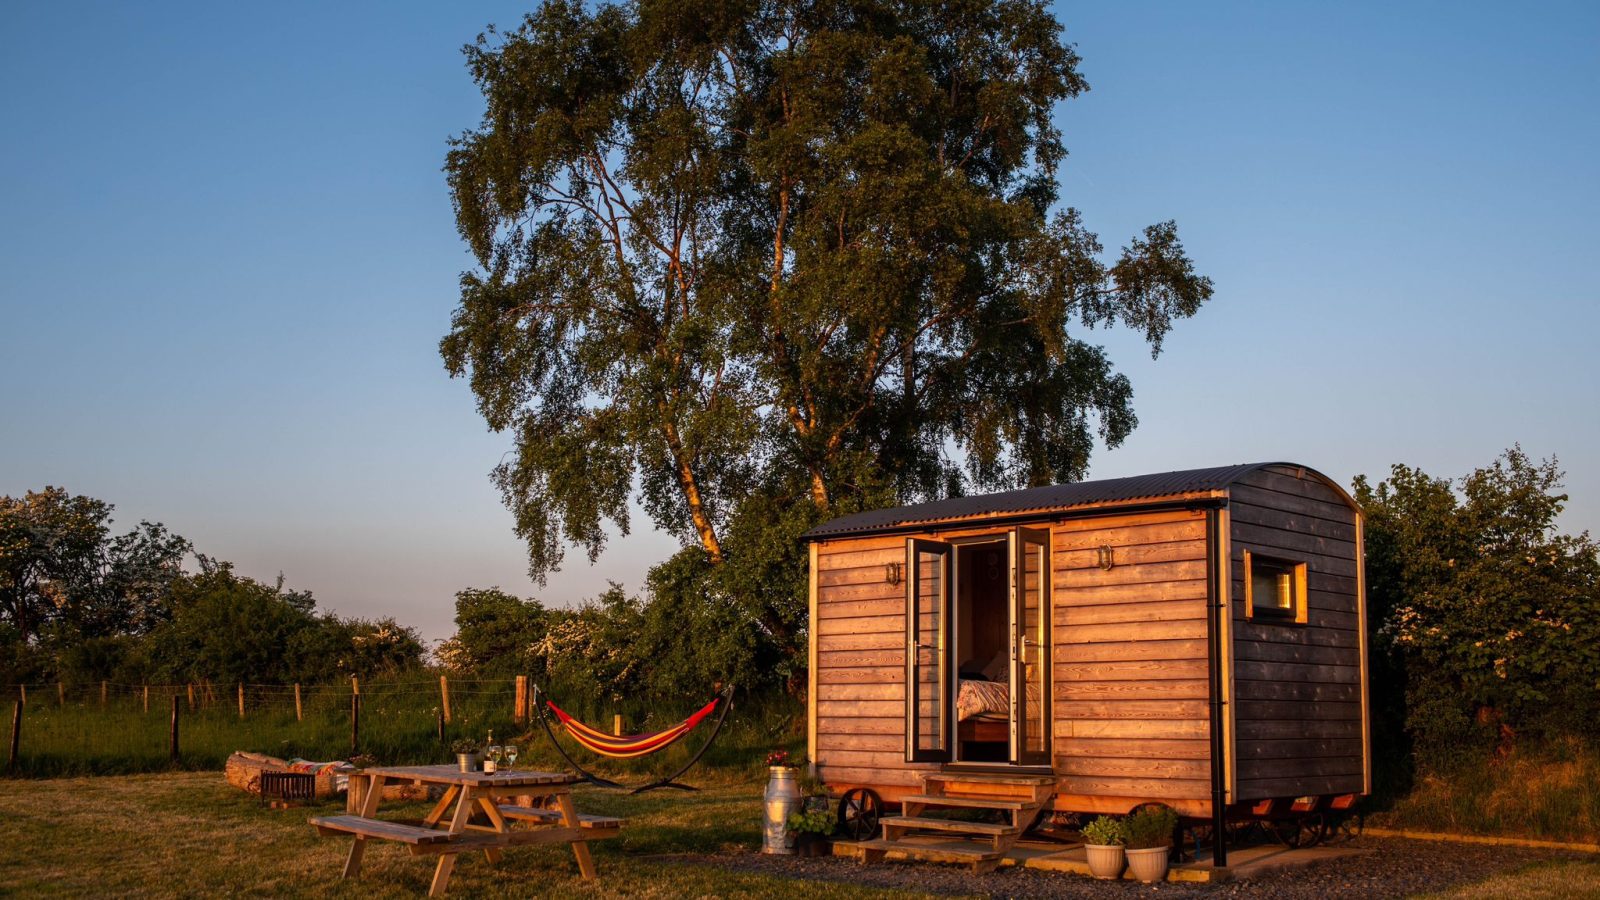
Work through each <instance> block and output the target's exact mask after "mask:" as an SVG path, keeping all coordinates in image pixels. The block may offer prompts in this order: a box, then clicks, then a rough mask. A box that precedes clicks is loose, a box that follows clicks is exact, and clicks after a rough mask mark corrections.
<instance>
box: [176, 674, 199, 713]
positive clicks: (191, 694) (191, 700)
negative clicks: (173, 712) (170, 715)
mask: <svg viewBox="0 0 1600 900" xmlns="http://www.w3.org/2000/svg"><path fill="white" fill-rule="evenodd" d="M188 687H189V710H190V711H191V712H193V711H194V682H192V681H191V682H189V684H188ZM172 699H173V701H174V702H176V701H177V699H178V695H177V694H173V695H172Z"/></svg>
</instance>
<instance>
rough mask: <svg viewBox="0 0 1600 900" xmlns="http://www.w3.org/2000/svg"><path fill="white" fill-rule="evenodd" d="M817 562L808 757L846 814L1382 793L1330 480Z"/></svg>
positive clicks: (1348, 544) (1036, 501) (916, 530)
mask: <svg viewBox="0 0 1600 900" xmlns="http://www.w3.org/2000/svg"><path fill="white" fill-rule="evenodd" d="M806 540H807V541H808V542H809V544H810V565H811V586H810V606H811V609H810V615H811V629H810V647H809V651H810V690H809V693H808V697H809V701H808V702H809V710H808V725H809V728H808V742H809V752H810V756H811V759H812V760H813V762H814V763H815V765H816V766H817V770H818V773H819V775H820V777H821V778H822V779H823V780H824V781H825V782H826V783H827V784H828V785H829V787H830V788H831V789H833V790H834V791H836V792H839V793H843V792H846V791H849V790H851V789H853V788H868V789H871V790H872V791H874V792H876V794H877V795H878V796H879V797H881V799H882V800H884V801H886V802H890V803H896V802H904V803H905V804H906V807H907V809H908V810H909V811H910V812H911V815H912V816H913V818H910V819H906V820H905V821H909V822H915V821H925V820H922V819H916V818H914V816H915V814H916V813H917V812H919V811H920V810H921V809H923V808H925V807H927V806H937V805H953V804H941V802H940V801H939V800H938V799H937V795H938V794H940V793H943V792H947V790H946V789H948V792H965V793H969V794H971V793H974V792H979V791H981V790H982V787H981V785H982V784H983V783H985V782H986V781H987V782H988V783H989V784H990V785H1011V786H1013V790H1018V789H1017V788H1016V786H1017V785H1031V786H1032V787H1030V788H1028V790H1025V791H1023V793H1028V791H1032V792H1033V793H1034V794H1035V795H1036V799H1037V800H1038V801H1039V802H1038V803H1037V804H1035V805H1034V806H1033V807H1032V809H1033V810H1034V811H1035V812H1036V811H1037V810H1039V809H1053V810H1055V811H1058V812H1077V813H1117V814H1120V813H1126V812H1128V811H1129V810H1131V809H1132V808H1134V807H1135V806H1137V805H1139V804H1142V803H1148V802H1152V801H1154V802H1160V803H1164V804H1167V805H1169V806H1171V807H1173V808H1174V809H1175V810H1177V811H1178V812H1179V814H1180V815H1182V816H1184V817H1188V818H1193V819H1210V820H1212V821H1214V822H1220V821H1221V820H1222V819H1223V817H1224V816H1238V815H1247V814H1250V813H1252V812H1254V813H1255V814H1258V815H1262V814H1266V813H1267V812H1269V811H1271V810H1272V809H1273V808H1274V807H1273V803H1274V802H1276V803H1279V804H1282V806H1281V807H1280V808H1284V809H1286V808H1288V807H1289V806H1290V805H1293V804H1294V802H1295V801H1296V800H1298V801H1299V807H1297V808H1300V809H1304V808H1308V806H1307V805H1308V804H1309V805H1310V807H1313V808H1314V807H1317V806H1319V805H1321V806H1323V807H1326V805H1327V804H1330V803H1338V804H1343V805H1348V804H1349V803H1350V802H1351V801H1353V800H1354V799H1355V797H1357V796H1359V795H1362V794H1365V793H1367V792H1369V791H1370V789H1371V765H1370V749H1369V739H1368V735H1369V727H1368V715H1367V685H1366V672H1367V667H1366V653H1367V648H1366V640H1365V635H1366V629H1365V596H1364V591H1363V584H1362V578H1363V574H1362V571H1363V567H1362V519H1361V510H1360V508H1359V507H1358V506H1357V505H1356V503H1355V501H1354V500H1353V499H1352V498H1351V497H1350V495H1349V494H1348V493H1347V492H1345V491H1344V490H1343V489H1342V488H1341V487H1339V485H1338V484H1336V483H1335V482H1334V481H1332V480H1331V479H1329V478H1328V477H1326V476H1324V475H1322V474H1320V473H1318V472H1316V471H1314V470H1312V469H1309V468H1307V467H1305V466H1301V465H1298V464H1294V463H1259V464H1254V465H1240V466H1228V467H1223V468H1211V469H1194V470H1189V471H1182V472H1168V473H1164V474H1158V475H1145V476H1138V477H1133V478H1115V479H1108V480H1103V481H1088V482H1080V483H1077V484H1066V485H1058V486H1054V487H1042V488H1032V489H1028V490H1020V491H1010V492H1006V493H1000V494H991V495H988V496H982V497H964V498H955V499H949V500H941V501H936V502H932V503H922V504H917V505H913V506H906V507H900V508H898V509H885V510H875V511H871V512H864V513H859V514H856V515H850V516H845V517H843V518H840V519H835V520H833V521H831V522H828V523H826V524H824V525H820V526H818V527H816V528H814V529H812V530H811V531H810V532H808V533H807V534H806ZM963 784H964V786H963ZM974 784H977V785H979V786H978V787H974V786H973V785H974ZM1002 793H1003V792H1002ZM1020 814H1021V811H1019V816H1020ZM1025 825H1026V823H1021V824H1020V825H1019V827H1025ZM899 830H900V831H901V832H903V831H905V830H907V828H906V827H904V826H903V827H901V828H900V829H899ZM894 834H895V833H894V832H892V831H889V830H886V831H885V836H886V837H892V836H894ZM997 845H998V841H997ZM1221 861H1222V860H1221V859H1219V863H1220V862H1221Z"/></svg>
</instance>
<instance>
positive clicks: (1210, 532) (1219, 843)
mask: <svg viewBox="0 0 1600 900" xmlns="http://www.w3.org/2000/svg"><path fill="white" fill-rule="evenodd" d="M1224 502H1226V501H1224ZM1219 519H1220V517H1219V516H1218V515H1217V509H1215V508H1213V509H1208V510H1206V643H1207V649H1208V653H1207V656H1208V657H1209V662H1210V665H1208V666H1207V667H1206V669H1207V675H1208V676H1209V681H1210V689H1211V854H1212V855H1211V865H1212V866H1213V867H1216V868H1221V867H1224V866H1226V865H1227V864H1228V841H1227V828H1226V827H1225V825H1226V823H1227V808H1226V800H1227V786H1226V783H1225V782H1226V780H1227V776H1226V771H1227V770H1226V768H1225V766H1224V765H1223V757H1222V754H1223V753H1224V751H1225V748H1224V746H1223V740H1222V734H1223V731H1222V726H1223V708H1222V707H1223V703H1224V701H1223V699H1222V688H1223V684H1222V654H1223V653H1225V652H1227V648H1225V647H1223V646H1222V615H1223V614H1224V613H1225V612H1226V611H1227V610H1228V593H1229V592H1228V590H1227V588H1226V587H1225V585H1227V584H1228V581H1227V580H1225V579H1226V578H1227V563H1228V561H1226V560H1219V559H1217V554H1218V552H1220V551H1221V549H1222V540H1221V534H1220V531H1221V529H1220V528H1219Z"/></svg>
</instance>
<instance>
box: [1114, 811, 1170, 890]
mask: <svg viewBox="0 0 1600 900" xmlns="http://www.w3.org/2000/svg"><path fill="white" fill-rule="evenodd" d="M1123 824H1124V825H1125V826H1126V827H1127V829H1128V850H1127V854H1128V869H1129V870H1130V871H1132V872H1133V877H1135V878H1137V879H1139V880H1140V881H1142V882H1144V883H1145V884H1151V883H1153V882H1157V881H1165V880H1166V878H1167V864H1168V856H1169V855H1170V854H1171V852H1172V833H1173V832H1174V831H1176V830H1177V828H1178V814H1177V813H1175V812H1173V811H1172V808H1171V807H1167V806H1158V805H1151V806H1146V807H1144V808H1142V809H1140V810H1137V811H1136V812H1134V813H1133V814H1132V815H1130V816H1128V818H1127V820H1126V821H1125V822H1124V823H1123Z"/></svg>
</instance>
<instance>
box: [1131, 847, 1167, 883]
mask: <svg viewBox="0 0 1600 900" xmlns="http://www.w3.org/2000/svg"><path fill="white" fill-rule="evenodd" d="M1169 850H1170V848H1168V847H1146V848H1144V849H1142V850H1132V849H1130V850H1128V851H1127V853H1128V870H1129V871H1131V872H1132V873H1133V877H1135V878H1137V879H1139V880H1140V881H1142V882H1144V883H1145V884H1152V883H1154V882H1157V881H1166V880H1167V855H1168V852H1169Z"/></svg>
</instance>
